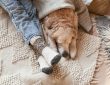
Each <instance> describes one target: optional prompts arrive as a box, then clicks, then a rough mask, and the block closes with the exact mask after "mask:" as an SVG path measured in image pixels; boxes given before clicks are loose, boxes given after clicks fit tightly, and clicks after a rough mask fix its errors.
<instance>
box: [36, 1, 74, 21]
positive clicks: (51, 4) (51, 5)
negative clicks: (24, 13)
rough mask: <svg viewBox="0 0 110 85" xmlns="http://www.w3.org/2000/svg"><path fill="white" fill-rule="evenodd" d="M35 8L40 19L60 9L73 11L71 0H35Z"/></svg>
mask: <svg viewBox="0 0 110 85" xmlns="http://www.w3.org/2000/svg"><path fill="white" fill-rule="evenodd" d="M36 7H37V10H38V13H39V18H40V19H42V18H43V17H45V16H46V15H48V14H49V13H51V12H53V11H55V10H58V9H61V8H72V9H75V7H74V5H73V2H72V1H71V0H36Z"/></svg>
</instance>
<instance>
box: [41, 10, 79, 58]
mask: <svg viewBox="0 0 110 85" xmlns="http://www.w3.org/2000/svg"><path fill="white" fill-rule="evenodd" d="M42 22H43V26H44V31H45V37H46V40H47V41H48V43H49V45H50V47H52V48H53V49H54V50H56V51H58V52H60V53H61V55H62V56H63V57H71V58H72V59H74V57H75V55H76V51H77V47H76V39H77V31H78V17H77V14H76V13H75V11H73V9H70V8H64V9H59V10H57V11H54V12H52V13H50V14H49V15H48V16H46V17H45V18H44V19H43V21H42ZM70 47H71V48H70Z"/></svg>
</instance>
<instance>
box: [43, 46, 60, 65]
mask: <svg viewBox="0 0 110 85" xmlns="http://www.w3.org/2000/svg"><path fill="white" fill-rule="evenodd" d="M42 55H43V56H44V58H45V60H46V61H47V63H48V64H49V65H52V63H51V61H52V59H54V58H55V57H56V56H57V55H59V53H58V52H56V51H54V50H52V49H51V48H50V47H45V48H44V49H43V50H42Z"/></svg>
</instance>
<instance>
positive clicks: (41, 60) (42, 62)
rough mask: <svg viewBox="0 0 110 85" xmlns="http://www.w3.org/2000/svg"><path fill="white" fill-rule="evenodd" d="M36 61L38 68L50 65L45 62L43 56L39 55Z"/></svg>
mask: <svg viewBox="0 0 110 85" xmlns="http://www.w3.org/2000/svg"><path fill="white" fill-rule="evenodd" d="M38 62H39V64H40V69H42V68H48V67H50V65H49V64H48V63H47V62H46V60H45V59H44V57H43V56H39V59H38Z"/></svg>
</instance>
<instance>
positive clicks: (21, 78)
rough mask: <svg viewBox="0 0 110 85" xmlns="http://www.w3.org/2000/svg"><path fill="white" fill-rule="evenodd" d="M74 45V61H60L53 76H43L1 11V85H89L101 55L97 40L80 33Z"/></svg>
mask: <svg viewBox="0 0 110 85" xmlns="http://www.w3.org/2000/svg"><path fill="white" fill-rule="evenodd" d="M77 44H78V53H77V56H76V59H75V60H64V59H63V58H62V60H63V62H60V63H59V64H58V65H57V66H55V67H54V72H53V74H51V75H45V74H43V73H42V72H40V70H39V65H38V62H37V59H36V57H35V55H34V52H33V50H32V49H31V48H30V47H29V46H28V45H27V44H25V43H24V41H23V38H22V35H21V34H20V33H19V32H16V29H15V28H14V26H13V24H12V22H11V21H10V19H9V16H8V15H7V13H5V11H4V10H3V9H2V8H0V85H89V82H90V81H91V80H92V77H93V74H94V71H95V67H96V60H97V57H98V56H100V55H98V54H99V47H100V39H99V38H98V37H95V36H93V35H89V34H86V33H85V32H83V31H81V30H79V36H78V42H77Z"/></svg>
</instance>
